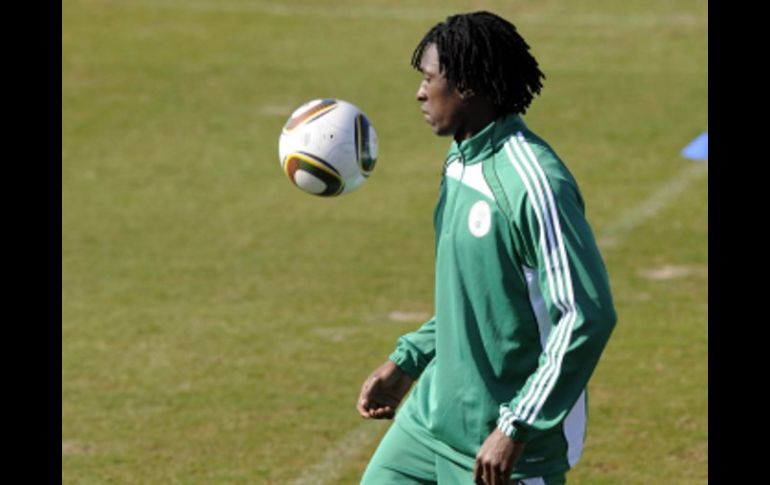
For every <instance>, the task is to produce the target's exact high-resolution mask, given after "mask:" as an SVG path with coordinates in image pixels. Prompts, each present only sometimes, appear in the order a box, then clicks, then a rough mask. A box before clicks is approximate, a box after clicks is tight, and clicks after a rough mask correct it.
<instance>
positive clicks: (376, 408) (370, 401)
mask: <svg viewBox="0 0 770 485" xmlns="http://www.w3.org/2000/svg"><path fill="white" fill-rule="evenodd" d="M412 382H413V379H412V378H411V377H409V376H408V375H407V374H406V373H404V371H402V370H401V369H400V368H399V367H398V366H397V365H396V363H395V362H393V361H391V360H388V361H386V362H385V363H384V364H382V365H381V366H379V367H378V368H377V369H375V371H374V372H372V374H371V375H370V376H369V377H368V378H367V379H366V380H365V381H364V384H363V385H362V386H361V394H360V395H359V396H358V402H357V403H356V409H358V414H360V415H361V417H363V418H366V419H369V418H374V419H392V418H393V416H395V415H396V408H397V407H398V405H399V403H400V402H401V399H403V398H404V396H405V395H406V392H407V391H408V390H409V387H410V386H411V385H412Z"/></svg>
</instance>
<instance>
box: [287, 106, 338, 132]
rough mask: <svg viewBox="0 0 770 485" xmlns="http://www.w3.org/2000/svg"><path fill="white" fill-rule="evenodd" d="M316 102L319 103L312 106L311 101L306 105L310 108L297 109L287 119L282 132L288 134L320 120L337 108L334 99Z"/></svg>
mask: <svg viewBox="0 0 770 485" xmlns="http://www.w3.org/2000/svg"><path fill="white" fill-rule="evenodd" d="M318 101H319V102H318V103H316V104H313V102H312V101H311V102H310V103H307V104H309V105H310V106H308V107H307V108H306V109H303V108H302V107H301V108H299V109H297V111H298V112H295V113H294V114H293V115H292V116H291V117H290V118H289V121H287V122H286V125H284V127H283V132H284V133H289V132H291V131H292V130H294V129H296V128H298V127H299V126H302V125H303V124H305V123H310V122H311V121H313V120H316V119H318V118H320V117H321V116H323V115H325V114H326V113H328V112H329V111H331V110H333V109H335V108H337V106H338V104H337V100H335V99H321V100H318Z"/></svg>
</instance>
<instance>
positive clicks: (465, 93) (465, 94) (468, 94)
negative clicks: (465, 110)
mask: <svg viewBox="0 0 770 485" xmlns="http://www.w3.org/2000/svg"><path fill="white" fill-rule="evenodd" d="M475 95H476V93H475V92H473V90H472V89H463V90H460V99H462V100H463V101H465V100H468V99H470V98H472V97H474V96H475Z"/></svg>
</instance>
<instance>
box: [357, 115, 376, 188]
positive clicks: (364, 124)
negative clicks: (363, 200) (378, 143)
mask: <svg viewBox="0 0 770 485" xmlns="http://www.w3.org/2000/svg"><path fill="white" fill-rule="evenodd" d="M372 133H373V130H372V128H371V125H370V124H369V120H368V119H367V118H366V116H364V114H363V113H359V114H358V115H356V126H355V145H356V160H357V161H358V167H359V168H360V169H361V172H363V175H364V177H368V176H369V174H370V173H372V170H374V165H375V164H376V163H377V154H376V150H375V152H374V153H372V144H371V138H372Z"/></svg>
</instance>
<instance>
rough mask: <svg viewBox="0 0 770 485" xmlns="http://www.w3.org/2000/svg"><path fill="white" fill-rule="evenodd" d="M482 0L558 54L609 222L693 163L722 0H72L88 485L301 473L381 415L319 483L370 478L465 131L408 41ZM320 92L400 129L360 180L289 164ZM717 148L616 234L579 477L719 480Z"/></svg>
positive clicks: (548, 62) (551, 122)
mask: <svg viewBox="0 0 770 485" xmlns="http://www.w3.org/2000/svg"><path fill="white" fill-rule="evenodd" d="M478 9H488V10H492V11H495V12H497V13H499V14H501V15H503V16H504V17H506V18H508V19H509V20H511V21H513V22H514V24H516V25H517V27H518V28H519V30H520V32H521V33H522V34H523V35H524V37H525V38H526V39H527V40H528V42H529V43H530V44H531V46H532V49H533V52H534V54H535V55H536V57H537V58H538V60H539V62H540V64H541V66H542V68H543V70H544V72H545V73H546V76H547V79H546V82H545V88H544V91H543V95H542V98H538V99H536V100H535V102H534V103H533V106H532V108H531V109H530V111H529V112H528V114H527V116H526V120H527V123H528V124H529V125H530V127H531V128H533V129H534V130H535V132H537V133H539V134H541V135H542V136H544V137H545V138H546V139H547V140H549V142H550V143H551V144H552V145H553V146H554V147H555V148H556V150H557V151H558V153H559V154H560V155H561V156H562V158H563V159H564V160H565V161H566V162H567V164H568V165H569V167H570V169H571V170H572V171H573V173H574V174H575V176H576V177H577V179H578V181H579V183H580V185H581V188H582V191H583V195H584V197H585V200H586V204H587V212H588V217H589V220H590V221H591V223H592V226H593V227H594V230H595V232H596V233H597V235H599V236H600V239H602V237H601V236H602V235H603V234H605V233H606V232H607V231H609V229H610V228H611V227H613V225H617V224H618V223H619V221H622V220H623V218H624V217H627V215H628V214H629V212H630V211H632V210H633V208H635V207H637V206H639V205H640V204H643V203H644V202H645V201H646V200H648V199H649V198H650V197H651V196H654V194H655V193H656V190H658V189H659V188H660V187H661V186H662V185H664V184H666V183H667V182H668V181H670V180H672V179H677V178H680V177H682V173H683V172H684V171H686V170H692V165H693V162H690V161H686V160H683V159H682V158H681V157H680V156H679V151H680V150H681V149H682V147H684V145H686V144H687V143H688V142H689V141H690V140H692V139H693V138H694V137H695V136H697V135H698V134H699V133H701V132H703V131H705V130H706V129H707V128H708V116H707V110H708V104H707V96H708V83H707V74H708V60H707V54H708V45H707V33H708V21H707V18H708V15H707V4H706V3H705V2H696V1H684V0H680V1H676V2H672V1H668V0H654V1H626V2H612V1H609V0H579V1H574V2H568V3H565V2H557V1H550V0H549V1H519V2H503V1H450V2H447V1H445V2H438V1H384V0H376V1H368V2H366V4H365V5H363V4H361V2H355V1H352V0H347V1H340V0H338V1H335V2H327V1H325V0H324V1H310V0H306V1H298V0H297V1H291V2H282V3H279V2H267V1H245V0H223V1H201V0H190V1H181V0H165V1H164V0H139V1H125V0H116V1H106V0H65V1H64V2H63V3H62V481H63V483H107V482H109V483H275V484H279V483H290V482H291V481H292V480H294V479H296V478H297V477H298V476H301V475H302V473H303V471H306V470H308V468H309V467H311V469H312V466H313V464H316V463H318V462H319V460H320V461H323V460H327V459H328V457H326V456H325V455H324V453H325V452H327V451H328V450H335V449H340V447H343V448H344V446H345V444H344V442H342V441H344V438H345V437H346V436H351V433H354V434H353V435H355V431H356V430H357V429H359V427H360V426H362V425H366V426H369V425H371V426H372V428H371V430H372V431H370V432H369V433H370V434H369V435H364V436H365V439H363V440H362V441H360V442H356V443H351V447H352V448H356V449H355V450H353V451H352V452H350V453H349V454H348V455H347V458H346V460H345V461H344V463H337V464H332V465H333V466H332V465H329V466H328V467H326V468H324V472H323V473H325V474H326V475H325V476H319V477H317V480H315V481H311V482H312V483H321V482H323V481H324V479H326V481H327V483H357V482H358V479H359V477H360V473H361V471H362V469H363V467H364V466H365V464H366V460H367V458H368V456H369V453H370V452H371V451H372V450H373V448H374V446H376V442H377V437H378V436H379V434H380V433H381V432H382V431H383V430H384V429H385V428H384V427H382V426H380V425H376V424H372V423H362V422H361V420H360V418H358V416H357V414H356V413H355V410H354V400H355V398H356V396H357V394H358V389H359V387H360V383H361V381H362V379H363V378H364V377H365V376H366V375H368V373H369V372H370V371H371V369H372V368H373V367H374V366H376V365H377V364H379V363H380V362H381V361H382V360H383V359H384V358H385V357H386V356H387V354H388V353H389V352H390V350H391V348H392V346H393V344H394V341H395V339H396V338H397V337H398V336H399V335H401V334H402V333H405V332H407V331H410V330H412V329H413V328H415V327H416V326H417V325H418V324H419V323H420V319H421V318H422V315H425V314H429V313H430V312H432V293H433V281H432V277H433V275H432V269H433V234H432V227H431V221H432V210H433V205H434V203H435V196H436V189H437V186H438V182H439V172H440V163H441V161H442V159H443V155H444V153H445V151H446V148H447V146H448V143H449V140H448V139H442V138H436V137H434V136H433V135H432V134H431V132H430V130H429V129H428V128H427V127H426V126H425V125H424V122H423V121H422V118H421V116H420V115H419V111H418V109H417V108H418V105H417V103H416V102H415V101H414V93H415V92H416V89H417V84H418V82H419V76H418V75H417V73H415V72H414V71H412V70H411V68H410V66H409V59H410V56H411V53H412V50H413V48H414V46H415V45H416V43H417V42H418V41H419V39H420V38H421V37H422V35H423V34H424V33H425V32H426V31H427V30H428V29H429V28H430V27H431V26H432V25H433V24H435V23H436V22H438V21H440V20H442V19H443V18H444V17H446V16H447V15H450V14H452V13H456V12H459V11H470V10H478ZM318 97H338V98H341V99H345V100H348V101H351V102H353V103H355V104H357V105H358V106H359V107H361V108H362V109H363V110H364V111H365V112H366V114H367V115H368V117H369V118H370V120H371V121H372V123H373V124H374V126H375V128H376V129H377V132H378V135H379V139H380V158H379V161H378V165H377V168H376V170H375V173H374V174H373V176H372V177H371V178H370V179H369V181H368V182H367V184H366V185H364V186H363V187H362V188H360V189H359V190H358V191H356V192H353V193H351V194H348V195H345V196H343V197H341V198H339V199H330V200H326V199H320V198H317V197H312V196H309V195H306V194H304V193H302V192H300V191H299V190H298V189H296V188H295V187H293V186H292V185H291V184H290V183H289V181H288V180H286V178H285V176H284V175H283V174H282V172H281V170H280V168H279V163H278V156H277V139H278V134H279V132H280V129H281V126H282V125H283V123H284V122H285V120H286V118H287V117H288V115H289V113H290V112H291V111H292V110H293V109H294V108H296V107H297V106H299V105H300V104H302V103H303V102H305V101H307V100H309V99H313V98H318ZM702 168H703V171H704V175H703V176H701V177H697V178H693V179H692V180H693V182H692V183H690V184H688V185H686V187H684V188H683V189H682V190H681V191H679V192H678V193H677V194H676V196H675V197H674V199H673V201H672V203H670V204H667V205H665V206H664V207H663V208H661V209H660V210H659V211H656V212H655V213H653V214H651V215H650V216H649V218H647V219H644V220H641V221H640V222H639V223H638V224H636V225H634V227H633V228H632V229H631V230H630V232H628V233H625V234H624V235H623V237H622V238H621V239H620V240H618V241H616V242H615V243H614V244H607V245H606V247H603V250H604V256H605V259H606V262H607V265H608V269H609V272H610V277H611V281H612V284H613V289H614V293H615V299H616V304H617V310H618V314H619V324H618V327H617V329H616V331H615V333H614V335H613V338H612V340H611V342H610V345H609V346H608V348H607V350H606V352H605V355H604V357H603V360H602V361H601V363H600V365H599V368H598V369H597V372H596V374H595V376H594V378H593V380H592V382H591V385H590V392H591V395H590V401H589V413H590V423H589V435H588V439H587V443H586V453H585V455H584V458H583V460H582V461H581V463H580V464H579V465H578V466H577V467H576V469H575V470H574V471H572V472H570V475H569V479H570V482H571V483H586V484H588V483H590V484H594V483H600V484H601V483H608V484H609V483H624V484H625V483H645V482H649V481H651V480H661V479H664V480H665V481H667V482H669V483H703V482H705V481H707V476H708V473H707V470H708V469H707V461H706V460H707V454H708V444H707V443H708V426H707V414H708V401H707V389H708V380H707V354H708V340H707V311H708V304H707V298H708V224H707V201H708V191H707V183H708V176H707V166H706V165H705V164H703V165H702ZM696 170H697V168H696ZM602 240H603V239H602Z"/></svg>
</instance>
